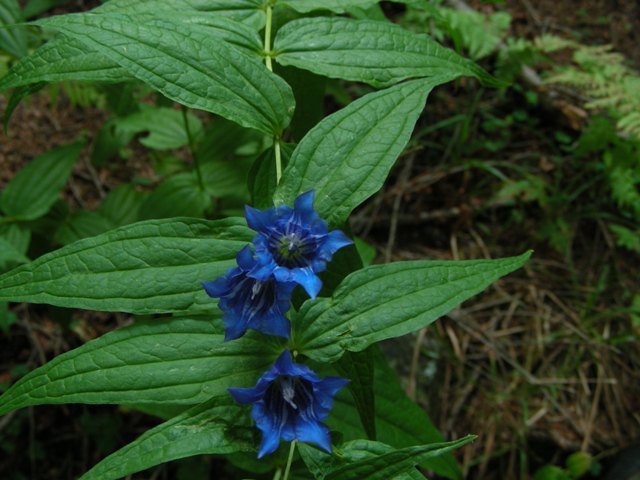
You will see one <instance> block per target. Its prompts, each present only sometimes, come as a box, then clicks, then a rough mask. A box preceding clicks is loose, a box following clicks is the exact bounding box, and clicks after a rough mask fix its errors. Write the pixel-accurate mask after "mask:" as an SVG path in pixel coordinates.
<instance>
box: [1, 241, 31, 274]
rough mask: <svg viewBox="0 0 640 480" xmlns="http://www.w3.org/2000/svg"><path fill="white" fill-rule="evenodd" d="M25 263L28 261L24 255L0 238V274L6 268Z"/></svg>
mask: <svg viewBox="0 0 640 480" xmlns="http://www.w3.org/2000/svg"><path fill="white" fill-rule="evenodd" d="M27 262H29V259H28V258H27V257H26V256H25V255H24V254H22V253H21V252H20V251H19V250H18V249H17V248H16V247H14V246H13V245H12V244H11V243H9V242H8V241H7V240H5V239H4V238H2V237H0V272H1V271H4V270H6V269H7V268H6V267H7V266H10V265H19V264H21V263H27Z"/></svg>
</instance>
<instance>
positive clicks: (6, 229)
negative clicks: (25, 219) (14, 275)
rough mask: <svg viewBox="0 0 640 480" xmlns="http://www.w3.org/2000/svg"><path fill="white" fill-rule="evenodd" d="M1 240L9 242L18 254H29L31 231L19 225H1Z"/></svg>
mask: <svg viewBox="0 0 640 480" xmlns="http://www.w3.org/2000/svg"><path fill="white" fill-rule="evenodd" d="M0 238H2V239H3V240H6V241H7V242H9V243H10V244H11V245H12V246H13V247H14V248H15V249H16V250H17V251H18V252H20V253H22V254H23V255H26V254H27V250H28V249H29V243H31V230H29V228H28V227H26V226H25V225H22V224H19V223H13V222H12V223H7V224H4V225H0Z"/></svg>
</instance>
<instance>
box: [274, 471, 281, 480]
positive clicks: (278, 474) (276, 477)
mask: <svg viewBox="0 0 640 480" xmlns="http://www.w3.org/2000/svg"><path fill="white" fill-rule="evenodd" d="M281 476H282V468H278V469H277V470H276V473H275V475H274V476H273V480H280V477H281Z"/></svg>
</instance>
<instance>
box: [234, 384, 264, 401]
mask: <svg viewBox="0 0 640 480" xmlns="http://www.w3.org/2000/svg"><path fill="white" fill-rule="evenodd" d="M227 391H228V392H229V393H230V394H231V396H232V397H233V399H234V400H235V401H236V402H238V403H241V404H242V405H248V404H249V403H254V402H257V401H258V400H260V398H261V397H262V395H263V394H264V392H261V391H259V389H257V388H227Z"/></svg>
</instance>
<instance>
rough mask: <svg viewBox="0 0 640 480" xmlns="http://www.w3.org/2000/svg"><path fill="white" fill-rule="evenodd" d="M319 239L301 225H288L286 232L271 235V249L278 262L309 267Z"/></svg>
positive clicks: (289, 266) (284, 264)
mask: <svg viewBox="0 0 640 480" xmlns="http://www.w3.org/2000/svg"><path fill="white" fill-rule="evenodd" d="M317 247H318V241H317V239H316V238H315V236H313V235H310V234H309V233H308V232H305V231H303V230H302V229H301V228H300V227H299V226H290V225H288V226H287V228H286V231H285V232H281V231H280V232H273V233H272V234H271V235H269V251H270V252H271V255H273V259H274V260H275V261H276V263H277V264H278V265H280V266H282V267H287V268H302V267H308V266H309V265H310V264H311V260H313V257H314V255H315V252H316V249H317Z"/></svg>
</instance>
